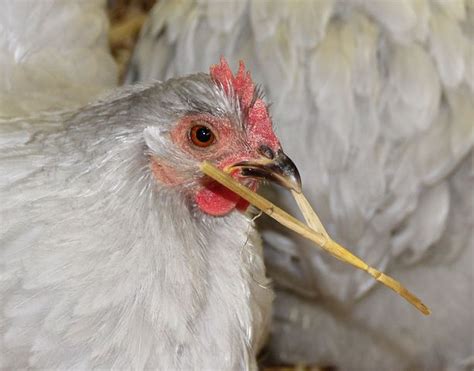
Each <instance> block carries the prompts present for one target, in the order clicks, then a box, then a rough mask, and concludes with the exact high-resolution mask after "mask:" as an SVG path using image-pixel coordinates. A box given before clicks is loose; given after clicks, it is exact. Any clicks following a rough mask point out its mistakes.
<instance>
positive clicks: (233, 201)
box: [195, 182, 241, 216]
mask: <svg viewBox="0 0 474 371" xmlns="http://www.w3.org/2000/svg"><path fill="white" fill-rule="evenodd" d="M195 200H196V204H197V205H198V207H199V208H200V209H201V210H202V211H203V212H205V213H206V214H209V215H213V216H222V215H225V214H228V213H229V212H231V211H232V210H233V209H235V208H236V206H237V205H238V204H239V203H240V202H239V201H241V198H240V196H239V195H237V194H235V193H234V192H232V191H231V190H230V189H228V188H226V187H224V186H223V185H221V184H219V183H216V182H211V183H209V184H207V185H206V187H204V188H203V189H201V190H200V191H199V192H198V193H197V194H196V199H195ZM239 206H241V205H239ZM239 209H240V208H239Z"/></svg>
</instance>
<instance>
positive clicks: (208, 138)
mask: <svg viewBox="0 0 474 371" xmlns="http://www.w3.org/2000/svg"><path fill="white" fill-rule="evenodd" d="M190 137H191V141H192V142H193V144H195V145H196V146H198V147H209V146H210V145H211V144H212V143H214V141H215V140H216V137H215V135H214V133H213V132H212V131H211V129H209V128H208V127H207V126H204V125H196V126H193V127H192V128H191V132H190Z"/></svg>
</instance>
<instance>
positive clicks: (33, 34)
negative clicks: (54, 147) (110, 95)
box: [0, 0, 117, 116]
mask: <svg viewBox="0 0 474 371" xmlns="http://www.w3.org/2000/svg"><path fill="white" fill-rule="evenodd" d="M104 7H105V1H102V0H101V1H95V0H87V1H80V2H65V1H60V0H46V1H28V0H20V1H9V0H1V1H0V9H1V12H0V67H1V69H0V114H1V115H2V116H19V115H22V114H26V113H28V112H38V111H40V110H44V109H64V108H66V107H68V106H74V105H76V106H77V105H79V104H84V103H86V102H88V101H90V100H91V99H92V97H94V96H95V95H97V94H98V93H100V92H102V91H103V90H104V89H107V88H111V87H114V86H116V84H117V68H116V66H115V63H114V61H113V59H112V57H111V55H110V52H109V50H108V44H107V30H108V24H109V23H108V20H107V16H106V14H105V11H104ZM52 17H54V22H50V21H48V20H50V19H51V18H52Z"/></svg>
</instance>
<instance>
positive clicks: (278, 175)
mask: <svg viewBox="0 0 474 371" xmlns="http://www.w3.org/2000/svg"><path fill="white" fill-rule="evenodd" d="M233 167H234V168H240V170H241V174H242V175H243V176H246V177H252V178H257V179H264V180H268V181H270V182H273V183H276V184H278V185H280V186H283V187H284V188H287V189H291V190H294V191H295V192H297V193H301V191H302V187H301V176H300V174H299V172H298V169H297V167H296V165H295V164H294V162H293V161H292V160H291V159H290V158H289V157H288V156H287V155H286V154H285V153H284V152H283V151H281V150H280V151H278V153H277V155H276V156H275V157H274V158H273V159H272V160H271V161H265V162H257V161H256V162H252V161H244V162H240V163H238V164H235V165H234V166H233Z"/></svg>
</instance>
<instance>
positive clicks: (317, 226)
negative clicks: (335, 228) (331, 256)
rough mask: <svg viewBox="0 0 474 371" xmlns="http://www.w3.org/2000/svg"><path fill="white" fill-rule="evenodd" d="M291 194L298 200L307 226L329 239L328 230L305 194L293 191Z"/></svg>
mask: <svg viewBox="0 0 474 371" xmlns="http://www.w3.org/2000/svg"><path fill="white" fill-rule="evenodd" d="M291 194H292V195H293V197H294V199H295V200H296V203H297V204H298V207H299V208H300V210H301V213H302V214H303V217H304V220H306V224H308V225H309V226H310V227H311V228H312V229H314V230H315V231H317V232H320V233H322V234H323V235H324V236H326V237H327V238H330V237H329V234H328V232H326V229H325V228H324V226H323V223H321V220H319V217H318V214H316V213H315V212H314V210H313V208H312V207H311V205H310V204H309V202H308V200H307V199H306V197H305V196H304V194H303V193H302V192H300V193H298V192H296V191H294V190H293V189H292V190H291Z"/></svg>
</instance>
